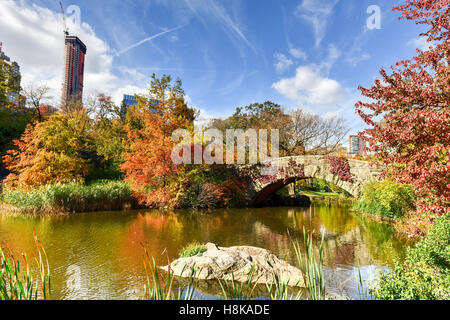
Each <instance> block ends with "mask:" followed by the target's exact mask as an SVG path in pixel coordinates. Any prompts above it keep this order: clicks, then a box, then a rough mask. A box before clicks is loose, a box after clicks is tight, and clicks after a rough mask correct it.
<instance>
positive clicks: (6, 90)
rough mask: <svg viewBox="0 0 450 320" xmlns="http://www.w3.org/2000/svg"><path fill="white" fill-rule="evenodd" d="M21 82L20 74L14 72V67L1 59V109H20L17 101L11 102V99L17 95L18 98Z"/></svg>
mask: <svg viewBox="0 0 450 320" xmlns="http://www.w3.org/2000/svg"><path fill="white" fill-rule="evenodd" d="M20 80H21V76H20V73H17V72H14V65H13V64H12V63H8V62H6V61H5V60H3V59H0V108H14V107H18V106H17V101H11V99H10V97H11V96H13V95H15V96H17V98H18V96H19V93H20V91H21V87H20ZM17 98H16V99H17Z"/></svg>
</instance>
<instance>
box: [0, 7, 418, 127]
mask: <svg viewBox="0 0 450 320" xmlns="http://www.w3.org/2000/svg"><path fill="white" fill-rule="evenodd" d="M63 3H64V6H65V8H66V9H67V8H69V6H70V5H76V6H78V7H79V8H80V13H81V25H80V26H77V25H76V23H75V21H72V20H73V19H71V17H72V16H73V15H72V14H70V13H68V24H69V28H70V31H71V34H75V35H79V36H80V38H82V40H83V41H85V42H86V44H87V46H88V52H87V60H86V69H87V70H86V72H87V73H88V75H87V77H86V84H85V85H86V90H87V91H88V92H89V91H92V92H93V91H95V92H106V93H107V94H111V95H112V96H113V97H114V98H115V100H118V99H119V97H120V96H121V94H123V93H129V94H134V93H135V92H134V91H139V90H141V91H142V90H144V89H145V88H146V87H147V86H148V82H149V77H150V76H151V74H152V73H154V72H155V73H157V74H159V75H161V74H163V73H165V74H170V75H172V76H173V77H180V78H181V79H182V81H183V85H184V88H185V91H186V94H187V95H188V97H189V102H190V104H191V105H192V106H195V107H196V108H198V109H201V110H202V114H203V115H204V116H213V117H218V116H220V117H226V116H228V115H231V114H232V113H233V111H234V109H235V108H236V107H238V106H245V105H247V104H249V103H252V102H263V101H265V100H272V101H274V102H277V103H279V104H281V105H283V106H284V107H286V108H287V109H293V108H296V107H303V108H306V109H308V110H310V111H312V112H314V113H317V114H320V115H327V114H339V115H341V116H342V117H344V118H345V119H347V120H348V122H349V124H350V126H351V127H352V133H356V132H357V131H358V130H360V129H362V128H363V127H364V126H363V123H362V121H361V120H360V119H359V118H358V117H357V116H356V115H355V114H354V103H355V102H356V101H357V100H358V99H360V96H359V91H358V90H357V87H358V85H360V84H361V85H364V86H369V85H370V84H371V83H372V82H373V80H374V79H375V78H376V77H377V76H378V71H379V69H380V67H382V66H384V67H389V66H390V65H392V64H394V63H395V62H396V61H398V60H400V59H404V58H410V57H412V56H413V55H414V53H415V48H417V47H421V46H423V45H424V41H423V40H421V39H420V38H419V33H420V31H422V29H421V27H419V26H416V25H414V23H412V22H409V21H403V20H402V21H398V19H397V18H398V16H399V13H398V12H392V7H393V5H395V4H398V3H400V1H391V0H390V1H387V0H385V1H376V0H371V1H366V0H340V1H339V0H323V1H321V0H295V1H294V0H292V1H291V0H283V1H275V0H226V1H219V0H109V1H103V0H98V1H92V0H64V1H63ZM369 5H378V6H379V7H380V8H381V29H379V30H378V29H374V30H369V29H368V28H367V27H366V20H367V18H368V17H369V16H370V14H368V13H367V12H366V10H367V8H368V7H369ZM2 12H3V13H2ZM2 15H3V16H2ZM19 22H22V23H21V24H22V25H21V26H19V24H20V23H19ZM37 30H41V32H37ZM158 34H159V36H155V35H158ZM153 36H155V37H154V38H153V39H151V40H146V39H148V38H152V37H153ZM62 37H63V36H62V21H61V15H60V8H59V2H58V1H57V0H35V1H26V0H25V1H12V0H2V1H1V2H0V41H3V43H4V45H3V48H4V51H5V52H6V54H8V55H10V56H11V58H13V59H15V60H17V61H18V62H19V64H21V67H22V73H24V80H25V81H30V82H32V81H41V82H45V83H50V85H51V86H54V87H55V97H56V96H58V92H57V88H58V86H59V84H58V81H59V80H58V79H60V77H61V74H60V71H61V70H62V61H61V60H60V59H61V56H60V55H59V53H58V55H55V56H54V57H53V55H54V53H53V51H55V52H59V50H60V49H61V46H60V43H61V42H62ZM83 37H84V38H83ZM47 38H48V39H47ZM22 39H23V40H22ZM24 42H27V46H26V48H24ZM49 48H50V49H51V50H50V49H49ZM24 50H25V52H24ZM47 51H48V53H45V52H47ZM61 51H62V50H61ZM37 52H44V53H45V54H44V53H42V57H37V56H39V54H38V53H37ZM36 55H37V56H36ZM39 66H42V68H41V69H40V68H39ZM44 67H45V68H44ZM56 70H57V71H56ZM59 82H60V81H59ZM87 94H88V93H87ZM116 102H119V101H116Z"/></svg>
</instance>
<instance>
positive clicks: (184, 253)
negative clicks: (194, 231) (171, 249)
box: [179, 242, 206, 258]
mask: <svg viewBox="0 0 450 320" xmlns="http://www.w3.org/2000/svg"><path fill="white" fill-rule="evenodd" d="M205 251H206V248H205V245H203V244H200V243H198V242H192V243H189V244H188V245H187V246H185V247H184V248H183V249H181V250H180V253H179V254H180V257H181V258H188V257H193V256H195V255H197V254H199V253H203V252H205Z"/></svg>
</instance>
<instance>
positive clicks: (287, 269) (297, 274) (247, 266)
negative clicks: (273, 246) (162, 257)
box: [161, 243, 304, 287]
mask: <svg viewBox="0 0 450 320" xmlns="http://www.w3.org/2000/svg"><path fill="white" fill-rule="evenodd" d="M205 247H206V251H205V252H203V253H199V254H197V255H195V256H192V257H187V258H179V259H177V260H175V261H173V262H172V263H171V264H169V265H167V266H164V267H161V269H163V270H165V271H169V268H170V272H172V273H173V274H174V275H176V276H179V277H189V276H190V275H191V272H192V268H194V271H195V278H198V279H203V280H213V279H219V280H232V278H233V276H234V280H235V281H239V282H245V281H247V280H248V275H249V273H250V271H251V270H253V277H252V282H254V283H255V282H256V283H259V284H271V283H273V279H274V276H276V277H278V279H279V280H281V281H282V282H283V283H288V285H289V286H292V287H295V286H298V287H304V281H303V274H302V271H301V270H300V269H298V268H296V267H294V266H291V265H290V264H288V263H287V262H285V261H283V260H280V259H278V258H277V257H276V256H275V255H274V254H272V253H271V252H270V251H268V250H266V249H262V248H256V247H250V246H236V247H229V248H224V247H218V246H216V245H215V244H213V243H208V244H206V245H205ZM252 268H253V269H252Z"/></svg>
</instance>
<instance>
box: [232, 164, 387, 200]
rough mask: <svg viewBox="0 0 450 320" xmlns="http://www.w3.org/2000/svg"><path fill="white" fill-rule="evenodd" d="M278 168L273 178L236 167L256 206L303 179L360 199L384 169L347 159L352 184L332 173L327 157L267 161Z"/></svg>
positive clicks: (254, 170) (258, 171)
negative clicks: (370, 183) (333, 186)
mask: <svg viewBox="0 0 450 320" xmlns="http://www.w3.org/2000/svg"><path fill="white" fill-rule="evenodd" d="M267 164H272V165H273V166H275V167H278V171H277V173H276V174H275V175H273V176H272V177H269V178H268V177H267V176H264V175H262V174H261V168H262V167H261V166H259V167H258V166H253V167H252V166H248V165H243V166H239V167H237V171H238V172H239V175H240V177H241V178H242V179H243V180H244V181H246V182H247V185H248V190H249V193H250V194H251V196H252V198H253V204H255V205H257V204H261V203H263V202H264V201H266V200H267V199H268V198H269V197H270V195H272V194H273V193H274V192H276V191H277V190H279V189H281V188H282V187H284V186H286V185H288V184H290V183H292V182H294V181H296V180H300V179H311V178H313V179H322V180H325V181H327V182H330V183H332V184H334V185H337V186H338V187H340V188H342V189H344V190H345V191H347V192H348V193H350V194H351V195H353V196H355V197H357V196H358V195H359V194H360V193H361V190H362V187H363V185H364V184H365V183H367V182H369V181H370V180H373V179H377V178H378V176H379V175H380V172H381V170H380V169H379V168H376V167H373V166H370V164H369V162H367V161H360V160H353V159H348V164H349V167H350V174H351V178H352V179H351V181H344V180H342V179H340V178H339V177H338V176H337V175H335V174H332V173H331V169H332V167H331V165H330V163H329V161H328V160H327V159H326V158H325V157H324V156H295V157H284V158H279V159H275V160H271V161H270V162H267Z"/></svg>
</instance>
